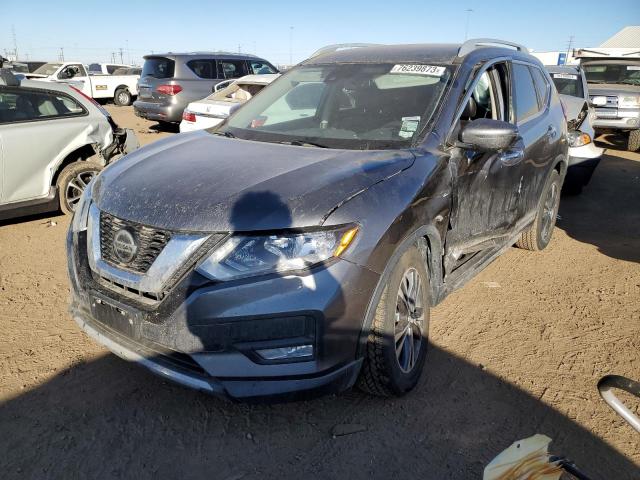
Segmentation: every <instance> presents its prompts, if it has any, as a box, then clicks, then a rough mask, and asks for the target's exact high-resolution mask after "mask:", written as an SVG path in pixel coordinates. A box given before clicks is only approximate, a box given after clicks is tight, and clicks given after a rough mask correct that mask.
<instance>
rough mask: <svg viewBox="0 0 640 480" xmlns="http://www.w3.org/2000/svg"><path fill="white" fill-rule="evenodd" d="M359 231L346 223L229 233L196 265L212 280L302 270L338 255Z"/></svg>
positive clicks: (199, 270)
mask: <svg viewBox="0 0 640 480" xmlns="http://www.w3.org/2000/svg"><path fill="white" fill-rule="evenodd" d="M357 232H358V227H354V226H348V227H341V228H337V229H333V230H321V231H317V232H304V233H286V234H281V235H265V236H252V235H251V236H249V235H247V236H237V237H231V238H229V239H228V240H227V241H226V242H224V243H223V244H222V245H220V246H219V247H218V248H216V249H215V250H214V251H213V253H212V254H211V255H210V256H209V257H208V258H207V259H206V260H205V261H204V262H203V263H202V264H200V266H199V267H198V272H200V273H201V274H202V275H205V276H206V277H208V278H211V279H212V280H231V279H234V278H240V277H247V276H252V275H258V274H265V273H273V272H286V271H295V270H302V269H304V268H309V267H311V266H312V265H315V264H318V263H321V262H324V261H326V260H329V259H330V258H332V257H337V256H339V255H340V254H341V253H342V252H344V251H345V250H346V249H347V248H348V247H349V245H350V244H351V242H352V241H353V239H354V238H355V236H356V233H357Z"/></svg>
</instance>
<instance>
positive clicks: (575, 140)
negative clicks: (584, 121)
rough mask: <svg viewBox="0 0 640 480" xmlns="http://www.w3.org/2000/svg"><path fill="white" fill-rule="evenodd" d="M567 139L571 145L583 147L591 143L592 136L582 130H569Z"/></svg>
mask: <svg viewBox="0 0 640 480" xmlns="http://www.w3.org/2000/svg"><path fill="white" fill-rule="evenodd" d="M567 140H568V141H569V146H570V147H582V146H584V145H588V144H589V143H591V136H590V135H589V134H588V133H583V132H580V131H577V132H569V133H568V134H567Z"/></svg>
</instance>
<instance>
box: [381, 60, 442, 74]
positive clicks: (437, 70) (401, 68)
mask: <svg viewBox="0 0 640 480" xmlns="http://www.w3.org/2000/svg"><path fill="white" fill-rule="evenodd" d="M446 70H447V69H446V68H445V67H436V66H433V65H419V64H414V65H411V64H406V63H401V64H398V65H394V66H393V68H392V69H391V72H389V73H405V74H410V75H428V76H430V77H441V76H442V75H444V72H445V71H446Z"/></svg>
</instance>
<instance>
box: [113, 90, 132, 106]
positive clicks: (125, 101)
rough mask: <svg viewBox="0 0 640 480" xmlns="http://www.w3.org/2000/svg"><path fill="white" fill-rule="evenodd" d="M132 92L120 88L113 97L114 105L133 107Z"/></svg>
mask: <svg viewBox="0 0 640 480" xmlns="http://www.w3.org/2000/svg"><path fill="white" fill-rule="evenodd" d="M131 100H132V97H131V92H130V91H129V89H127V88H118V89H117V90H116V93H115V94H114V95H113V103H115V104H116V105H119V106H121V107H128V106H129V105H131V103H132V102H131Z"/></svg>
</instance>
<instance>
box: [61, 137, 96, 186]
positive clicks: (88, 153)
mask: <svg viewBox="0 0 640 480" xmlns="http://www.w3.org/2000/svg"><path fill="white" fill-rule="evenodd" d="M97 155H98V154H97V152H96V149H95V147H94V146H93V144H91V143H88V144H85V145H83V146H81V147H78V148H76V149H75V150H74V151H72V152H70V153H69V154H67V156H66V157H64V158H63V159H62V161H61V162H60V163H59V164H58V165H57V166H56V168H55V170H54V173H53V175H52V176H51V186H55V185H56V184H57V183H58V178H59V177H60V173H61V172H62V170H64V169H65V167H67V166H68V165H71V164H72V163H74V162H77V161H87V160H89V159H90V158H91V157H94V156H97ZM97 163H100V164H101V165H102V166H104V163H103V162H97Z"/></svg>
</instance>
